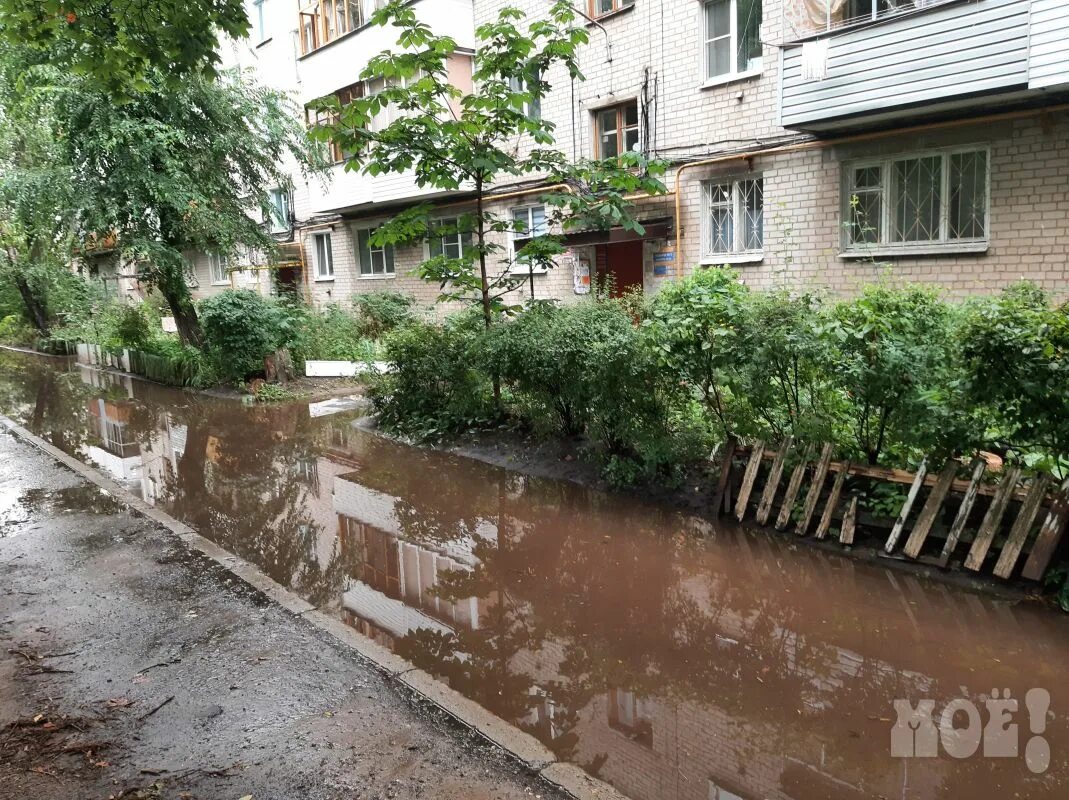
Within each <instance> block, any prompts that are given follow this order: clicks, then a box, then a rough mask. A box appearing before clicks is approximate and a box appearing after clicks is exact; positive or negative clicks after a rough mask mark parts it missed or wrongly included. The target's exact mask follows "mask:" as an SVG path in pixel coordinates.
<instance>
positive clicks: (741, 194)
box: [702, 178, 765, 263]
mask: <svg viewBox="0 0 1069 800" xmlns="http://www.w3.org/2000/svg"><path fill="white" fill-rule="evenodd" d="M764 194H765V193H764V182H763V181H762V179H761V178H741V179H737V180H724V181H710V182H708V183H704V184H702V212H703V213H702V222H703V230H702V260H703V261H706V262H709V261H714V262H716V263H723V259H718V258H717V257H718V256H721V255H728V256H751V257H756V258H751V259H750V260H757V258H759V257H760V255H761V250H762V248H763V247H764V239H765V209H764V206H765V197H764ZM738 260H747V259H745V258H742V259H738Z"/></svg>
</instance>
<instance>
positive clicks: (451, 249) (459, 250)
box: [430, 217, 471, 258]
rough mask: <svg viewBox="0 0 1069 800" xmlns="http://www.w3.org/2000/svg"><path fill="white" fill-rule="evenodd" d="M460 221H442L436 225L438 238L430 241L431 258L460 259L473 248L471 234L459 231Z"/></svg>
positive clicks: (434, 237)
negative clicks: (466, 251)
mask: <svg viewBox="0 0 1069 800" xmlns="http://www.w3.org/2000/svg"><path fill="white" fill-rule="evenodd" d="M459 225H460V220H459V219H458V218H456V217H450V218H448V219H440V220H438V221H437V222H435V223H434V226H435V229H436V230H435V232H436V233H437V234H438V235H437V236H432V237H431V239H430V251H431V256H445V257H446V258H460V257H461V256H463V255H464V251H465V250H467V249H468V248H470V247H471V234H470V233H466V232H461V231H458V230H457V228H458V227H459Z"/></svg>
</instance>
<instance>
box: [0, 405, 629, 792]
mask: <svg viewBox="0 0 1069 800" xmlns="http://www.w3.org/2000/svg"><path fill="white" fill-rule="evenodd" d="M0 425H3V427H4V428H6V429H7V430H8V431H10V432H11V433H13V434H14V435H15V436H16V437H18V438H19V439H21V440H22V441H24V442H26V443H27V444H31V445H33V446H34V447H36V448H37V449H38V450H40V451H42V452H43V453H45V454H47V455H49V456H51V457H52V458H54V459H55V460H56V461H58V462H60V463H61V464H63V465H64V466H65V467H67V468H69V469H70V470H72V471H73V472H75V473H76V474H77V475H79V476H80V477H81V478H84V479H85V480H87V481H89V482H90V483H93V484H95V485H96V486H99V487H100V488H101V489H103V490H104V491H106V492H107V493H108V494H110V495H111V496H112V497H114V498H115V499H116V500H118V501H119V502H121V503H123V504H124V505H125V506H127V507H128V508H130V509H131V510H132V511H134V512H135V513H137V514H140V515H141V516H144V517H147V518H148V519H151V520H152V521H153V522H155V523H157V524H158V525H160V526H162V527H163V528H165V529H167V530H168V531H170V532H171V533H173V534H175V535H176V536H177V537H178V538H179V539H181V540H182V541H183V542H185V543H186V544H187V545H189V547H190V548H192V549H193V550H196V551H198V552H200V553H203V554H204V555H206V556H207V557H208V558H210V559H212V560H213V561H215V562H217V563H218V564H219V565H221V566H222V567H223V568H224V569H226V570H227V571H228V572H230V573H231V574H232V575H234V576H236V577H238V578H240V579H241V580H242V581H244V582H245V583H247V584H248V585H249V586H252V587H253V588H255V589H257V590H259V591H260V592H262V593H263V594H264V595H266V596H267V598H268V599H269V600H271V601H272V602H275V603H277V604H278V605H280V606H281V607H282V608H284V609H286V610H287V611H289V612H290V613H292V614H294V615H295V616H297V617H300V618H301V619H302V620H305V621H307V622H308V624H310V625H312V626H314V627H316V628H318V629H319V630H320V631H322V632H323V633H325V634H327V635H328V636H330V637H332V638H333V639H335V640H336V641H337V642H339V643H340V644H342V645H345V646H346V647H348V648H350V649H351V650H354V651H355V652H356V653H357V655H358V656H359V657H361V658H363V659H364V660H366V661H368V662H369V663H370V664H371V665H372V666H373V667H375V668H376V669H377V670H379V671H380V672H382V673H383V674H384V675H385V676H386V677H387V679H389V680H393V681H396V682H398V683H400V684H401V685H403V686H404V687H405V688H406V689H407V690H409V691H410V692H412V693H414V694H416V695H418V696H419V697H420V699H421V700H422V701H423V702H425V703H427V704H429V705H431V706H434V707H435V708H437V709H439V710H440V711H442V712H444V713H445V714H448V715H449V716H450V717H452V718H453V719H455V720H456V721H457V722H459V723H460V724H461V725H463V726H464V727H466V728H468V729H469V730H471V731H474V732H476V733H478V734H479V735H480V736H482V737H483V738H484V739H486V740H487V741H489V742H490V743H491V744H493V745H496V746H497V747H499V748H501V749H502V750H504V751H505V752H506V753H507V754H508V755H509V756H510V757H512V758H514V759H516V760H517V761H519V762H521V763H522V764H523V765H524V766H525V767H526V768H527V769H529V770H531V771H532V772H534V773H537V774H538V775H539V776H540V777H541V778H542V780H544V781H546V783H548V784H550V785H552V786H553V787H555V788H556V789H558V790H560V791H563V792H565V793H566V794H568V795H570V796H572V797H574V798H576V799H577V800H627V798H626V797H625V796H624V795H622V794H620V793H619V792H618V791H617V790H616V789H614V788H613V787H612V786H610V785H609V784H607V783H605V782H604V781H601V780H598V779H597V778H594V777H592V776H590V775H588V774H587V773H585V772H583V770H581V769H580V768H579V767H577V766H575V765H573V764H568V763H565V762H560V761H557V759H556V756H554V755H553V753H552V751H550V750H549V749H548V748H547V747H546V746H545V745H543V744H542V743H541V742H540V741H538V739H536V738H535V737H533V736H531V735H530V734H528V733H525V732H524V731H521V730H520V729H519V728H517V727H516V726H514V725H512V724H511V723H509V722H506V721H505V720H503V719H501V718H500V717H498V716H496V715H495V714H491V713H490V712H489V711H487V710H486V709H484V708H483V707H482V706H480V705H478V704H477V703H475V702H474V701H473V700H470V699H468V698H467V697H465V696H464V695H462V694H460V693H459V692H456V691H454V690H453V689H450V688H449V687H448V686H446V685H445V684H443V683H441V682H439V681H437V680H435V679H434V678H433V677H432V676H431V675H429V674H428V673H426V672H424V671H423V670H420V669H417V668H416V667H415V665H413V664H411V663H410V662H408V661H406V660H405V659H403V658H401V657H399V656H397V655H395V654H394V653H392V652H390V651H389V650H387V649H386V648H384V647H382V646H381V645H378V644H376V643H375V642H373V641H372V640H371V639H368V638H367V637H365V636H362V635H361V634H359V633H358V632H357V631H355V630H353V629H352V628H351V627H349V626H348V625H346V624H345V623H343V622H341V621H340V620H338V619H335V618H334V617H331V616H329V615H328V614H324V613H323V612H321V611H318V610H317V609H316V608H315V607H314V606H312V605H311V604H310V603H308V602H307V601H306V600H304V599H303V598H301V597H299V596H297V595H296V594H294V593H293V592H291V591H290V590H289V589H287V588H286V587H285V586H283V585H282V584H280V583H278V582H276V581H275V580H273V579H272V578H270V577H269V576H268V575H266V574H265V573H264V572H262V571H261V570H260V569H259V568H258V567H257V566H255V565H254V564H252V563H250V562H248V561H246V560H245V559H243V558H240V557H238V556H235V555H233V554H232V553H229V552H227V551H226V550H224V549H223V548H221V547H219V546H218V545H217V544H215V543H214V542H211V541H209V540H208V539H206V538H204V537H203V536H201V535H200V534H199V533H197V532H196V531H195V530H193V529H192V528H190V527H189V526H188V525H186V524H185V523H183V522H179V521H178V520H177V519H175V518H174V517H172V516H171V515H170V514H167V513H166V512H164V511H161V510H160V509H158V508H156V507H155V506H152V505H149V504H148V503H146V502H145V501H144V500H142V499H141V498H140V497H138V496H137V495H135V494H133V493H132V492H130V491H128V490H127V489H125V488H123V487H122V486H120V485H119V484H117V483H116V482H115V481H113V480H112V479H111V478H109V477H107V476H106V475H104V474H103V473H101V472H98V471H97V470H96V469H94V468H93V467H90V466H88V465H87V464H83V463H82V462H81V461H79V460H78V459H76V458H74V457H73V456H71V455H68V454H67V453H64V452H63V451H62V450H60V449H59V448H57V447H55V446H54V445H52V444H49V443H48V442H46V441H45V440H44V439H42V438H40V437H39V436H36V435H35V434H33V433H31V432H30V431H28V430H26V428H24V427H22V426H21V425H19V424H18V423H17V422H15V421H14V420H12V419H10V418H9V417H7V416H5V415H3V414H0Z"/></svg>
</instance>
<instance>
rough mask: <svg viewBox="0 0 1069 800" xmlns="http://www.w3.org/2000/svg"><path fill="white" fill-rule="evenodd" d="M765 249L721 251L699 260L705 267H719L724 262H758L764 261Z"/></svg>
mask: <svg viewBox="0 0 1069 800" xmlns="http://www.w3.org/2000/svg"><path fill="white" fill-rule="evenodd" d="M764 258H765V254H764V252H763V251H761V252H757V253H720V254H717V255H713V256H702V258H701V261H700V262H699V263H700V264H701V265H702V266H703V267H719V266H721V265H722V264H757V263H759V262H761V261H764Z"/></svg>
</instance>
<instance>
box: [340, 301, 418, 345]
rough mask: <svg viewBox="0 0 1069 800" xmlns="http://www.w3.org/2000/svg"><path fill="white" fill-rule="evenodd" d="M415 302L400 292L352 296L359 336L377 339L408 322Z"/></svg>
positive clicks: (411, 316)
mask: <svg viewBox="0 0 1069 800" xmlns="http://www.w3.org/2000/svg"><path fill="white" fill-rule="evenodd" d="M415 302H416V301H415V300H414V299H413V298H412V296H411V295H407V294H403V293H401V292H393V291H384V292H369V293H368V294H358V295H354V296H353V308H354V309H355V310H356V312H357V314H358V315H359V318H360V325H361V335H362V336H365V337H368V338H371V339H378V338H379V337H381V336H382V335H383V334H385V333H388V332H389V331H392V330H394V329H395V328H398V327H400V326H401V325H404V324H405V323H407V322H410V321H411V320H412V318H413V314H412V306H413V305H415Z"/></svg>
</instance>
